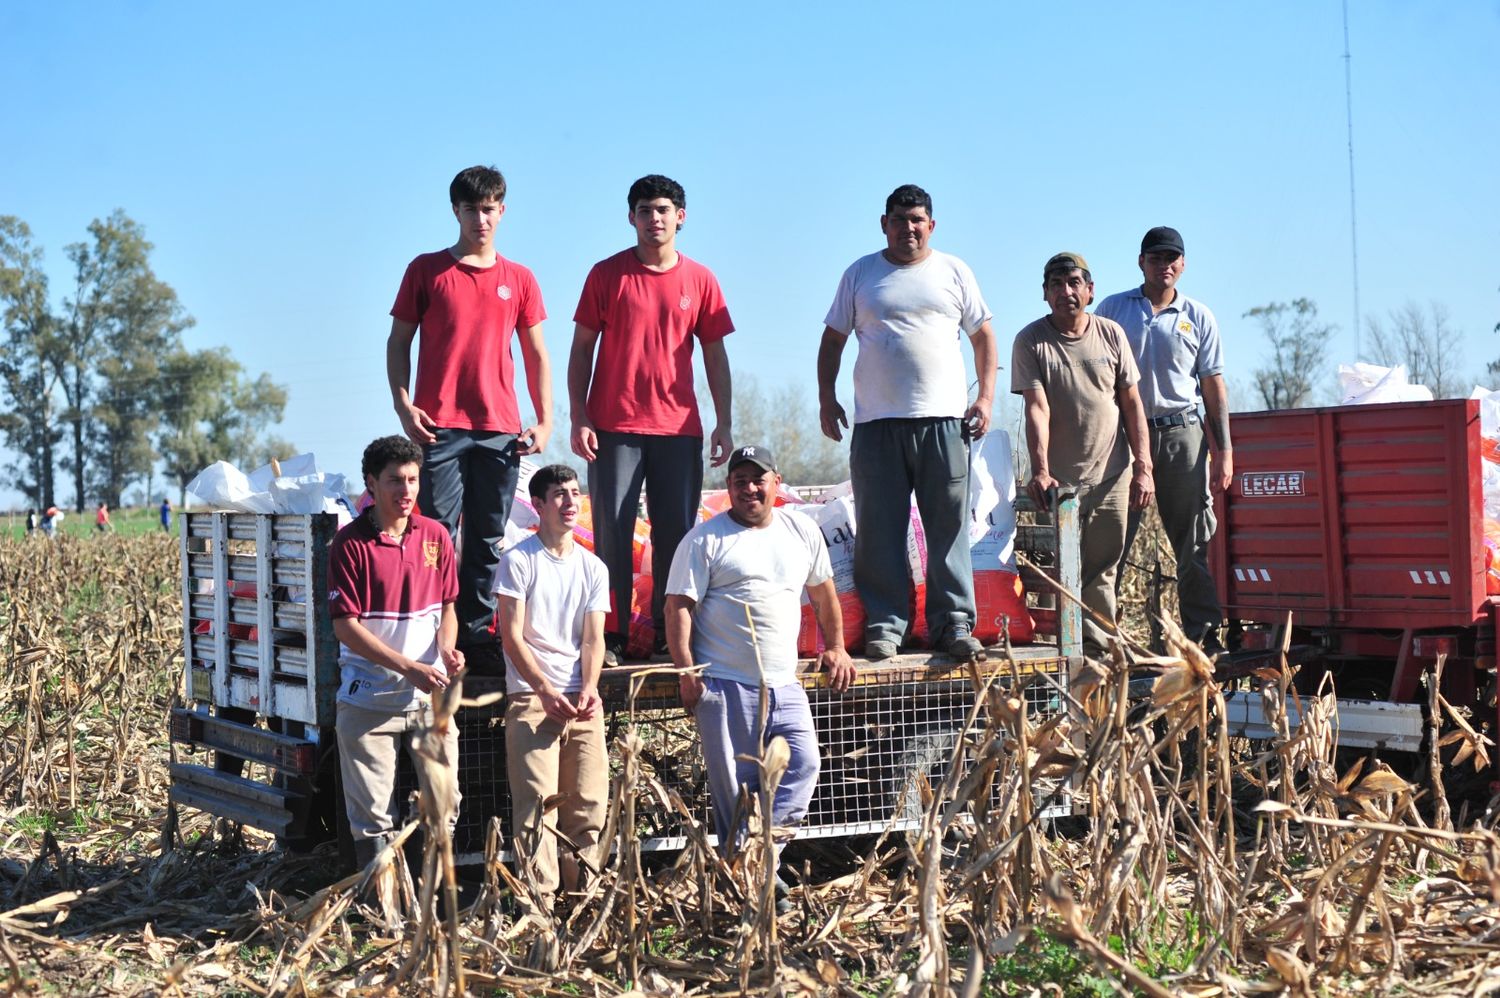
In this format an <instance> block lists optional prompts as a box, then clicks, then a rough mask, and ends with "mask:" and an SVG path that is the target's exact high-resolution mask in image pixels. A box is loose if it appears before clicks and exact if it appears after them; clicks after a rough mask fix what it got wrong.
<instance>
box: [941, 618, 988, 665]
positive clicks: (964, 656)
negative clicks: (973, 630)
mask: <svg viewBox="0 0 1500 998" xmlns="http://www.w3.org/2000/svg"><path fill="white" fill-rule="evenodd" d="M935 647H936V649H937V650H938V651H940V652H942V653H943V654H944V655H947V656H948V657H949V658H953V659H957V660H958V661H960V662H973V661H977V660H979V659H982V658H984V645H982V644H980V643H979V642H978V641H976V640H975V639H974V635H972V634H970V633H969V628H968V626H967V625H965V624H949V625H948V626H947V627H946V628H945V629H944V630H943V636H942V637H940V638H939V639H938V642H937V645H936V646H935Z"/></svg>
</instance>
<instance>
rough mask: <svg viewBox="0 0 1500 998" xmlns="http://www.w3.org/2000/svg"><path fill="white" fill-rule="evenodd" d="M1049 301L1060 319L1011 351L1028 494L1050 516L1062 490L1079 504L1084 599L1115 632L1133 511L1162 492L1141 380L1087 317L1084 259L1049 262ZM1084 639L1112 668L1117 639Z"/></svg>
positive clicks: (1022, 337) (1103, 324)
mask: <svg viewBox="0 0 1500 998" xmlns="http://www.w3.org/2000/svg"><path fill="white" fill-rule="evenodd" d="M1042 295H1043V297H1044V298H1045V299H1046V301H1047V304H1048V306H1049V307H1050V308H1051V314H1050V315H1047V316H1043V317H1042V318H1040V319H1038V320H1036V321H1035V322H1033V323H1031V324H1030V325H1028V326H1026V327H1025V328H1024V329H1022V330H1021V331H1020V332H1019V333H1017V334H1016V340H1015V343H1014V345H1013V347H1012V349H1011V369H1010V390H1011V391H1012V392H1014V393H1016V394H1017V395H1020V396H1021V397H1022V399H1024V400H1025V425H1026V449H1027V451H1028V452H1029V453H1030V455H1031V480H1030V481H1029V482H1028V483H1027V485H1026V489H1027V491H1028V492H1029V493H1030V495H1031V498H1032V501H1033V502H1035V503H1036V504H1037V505H1038V506H1039V507H1041V508H1043V509H1045V508H1047V506H1048V503H1049V494H1050V493H1051V492H1052V490H1054V489H1058V488H1067V489H1072V490H1074V492H1075V493H1076V494H1077V496H1078V523H1079V531H1080V540H1079V544H1080V547H1081V548H1082V551H1081V561H1082V565H1081V574H1082V576H1083V578H1082V580H1081V586H1082V592H1081V593H1080V594H1079V595H1080V596H1081V598H1082V599H1083V603H1084V605H1085V606H1087V607H1088V608H1089V609H1090V610H1092V611H1093V612H1094V613H1096V614H1098V615H1099V617H1101V618H1102V619H1103V620H1104V621H1106V622H1108V623H1109V624H1110V625H1113V624H1114V621H1115V571H1116V569H1117V568H1118V566H1119V564H1120V556H1121V554H1123V552H1124V550H1125V518H1126V509H1127V507H1129V509H1132V510H1142V509H1145V508H1146V507H1147V506H1149V505H1150V504H1151V497H1152V494H1153V492H1154V491H1155V484H1154V483H1153V480H1152V477H1151V453H1150V450H1149V447H1148V445H1147V440H1146V416H1145V413H1144V412H1142V410H1141V397H1140V393H1139V391H1138V390H1137V389H1136V383H1137V382H1138V381H1139V380H1140V375H1139V374H1138V373H1137V371H1136V366H1135V357H1134V356H1133V355H1132V354H1131V352H1130V344H1129V343H1128V342H1127V341H1126V339H1125V331H1124V330H1123V329H1121V328H1120V327H1119V325H1118V324H1116V323H1115V322H1113V321H1111V320H1109V319H1104V318H1100V317H1099V316H1097V315H1090V314H1089V313H1088V311H1087V309H1088V305H1089V303H1090V302H1091V301H1093V300H1094V279H1093V277H1092V276H1091V275H1090V273H1089V265H1088V262H1087V261H1086V260H1085V259H1084V258H1083V257H1082V255H1080V254H1078V253H1058V254H1057V255H1056V256H1054V257H1052V258H1051V259H1050V260H1048V261H1047V263H1046V266H1045V267H1043V269H1042ZM1122 423H1123V424H1124V432H1123V433H1122V432H1121V431H1120V427H1121V424H1122ZM1127 442H1128V444H1129V446H1128V447H1127V446H1126V445H1127ZM1132 454H1134V456H1135V461H1134V463H1133V464H1132V462H1131V455H1132ZM1083 632H1084V638H1083V646H1084V652H1085V654H1087V655H1089V656H1091V657H1093V658H1102V657H1103V656H1104V654H1105V651H1106V650H1107V649H1108V647H1109V640H1110V634H1111V632H1110V631H1109V630H1108V629H1106V628H1104V627H1101V626H1100V625H1099V624H1098V623H1096V622H1095V621H1094V620H1092V619H1091V618H1086V619H1085V621H1084V627H1083Z"/></svg>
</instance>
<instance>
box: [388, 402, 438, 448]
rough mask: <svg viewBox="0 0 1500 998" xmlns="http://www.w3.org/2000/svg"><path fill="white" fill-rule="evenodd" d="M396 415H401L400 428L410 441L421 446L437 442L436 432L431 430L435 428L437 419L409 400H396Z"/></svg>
mask: <svg viewBox="0 0 1500 998" xmlns="http://www.w3.org/2000/svg"><path fill="white" fill-rule="evenodd" d="M396 415H397V416H399V417H401V430H402V432H404V433H405V434H406V435H407V436H408V437H409V438H411V442H412V443H414V444H422V445H423V446H426V445H428V444H435V443H437V434H435V433H433V432H432V431H433V430H435V429H437V421H436V420H434V419H433V418H432V417H431V416H429V415H427V413H426V412H425V411H424V410H422V409H418V408H417V407H416V406H415V405H413V404H412V403H410V402H397V403H396Z"/></svg>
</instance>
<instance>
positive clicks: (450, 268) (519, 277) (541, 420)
mask: <svg viewBox="0 0 1500 998" xmlns="http://www.w3.org/2000/svg"><path fill="white" fill-rule="evenodd" d="M448 196H449V200H451V201H452V203H453V217H454V218H456V219H457V220H458V241H457V242H456V243H454V244H453V245H452V246H450V247H448V248H447V249H444V250H438V251H437V252H436V253H424V254H422V255H421V256H419V257H417V258H416V259H415V260H413V261H412V262H411V264H410V265H408V266H407V268H406V276H405V277H404V278H402V280H401V290H400V292H399V293H398V294H397V296H396V304H395V305H394V306H393V307H392V308H391V335H390V339H389V340H388V341H387V343H386V374H387V377H388V378H389V380H390V386H391V397H392V399H393V401H394V402H395V406H396V414H397V415H398V416H400V417H401V427H402V429H403V430H405V431H406V435H407V436H408V437H410V438H411V439H412V440H413V441H414V442H415V443H418V444H420V445H421V446H422V449H423V461H422V491H421V502H422V512H423V513H424V514H426V515H427V516H430V517H432V518H433V519H436V520H440V521H441V522H442V524H443V526H445V527H446V528H447V529H448V535H449V537H450V538H452V539H453V540H455V541H457V539H458V524H459V514H460V513H462V514H463V531H464V533H463V556H462V563H461V564H460V565H459V571H458V581H459V597H458V626H459V634H458V643H459V646H460V647H462V648H464V649H465V650H466V651H467V652H468V655H469V658H470V667H471V668H472V669H473V670H474V671H475V672H476V673H480V674H498V672H499V670H501V669H503V668H504V663H503V661H502V659H501V657H500V652H499V646H498V645H496V643H495V636H494V632H493V629H492V624H493V621H494V617H495V600H494V596H493V594H492V593H491V591H490V580H491V578H492V577H493V576H494V573H495V565H496V564H498V563H499V560H500V544H501V542H502V541H503V539H504V537H505V521H506V520H507V519H508V518H509V517H510V505H511V499H512V498H513V497H514V495H515V490H516V476H517V472H518V470H519V466H520V459H521V457H522V456H523V455H526V454H536V453H539V452H540V451H541V450H542V449H543V448H544V447H546V446H547V437H548V436H549V435H550V434H551V432H552V374H551V370H550V369H549V367H548V363H547V346H546V343H545V342H544V341H543V339H542V320H543V319H545V318H546V310H545V309H544V308H543V306H542V294H541V290H540V289H539V288H538V287H537V283H536V278H535V277H533V276H532V274H531V271H530V270H528V269H526V268H525V267H523V266H521V265H520V264H518V263H515V262H513V261H511V260H507V259H505V258H504V257H502V256H501V255H500V254H499V253H497V252H496V251H495V230H496V229H497V228H498V227H499V225H500V219H501V217H502V216H503V215H504V214H505V178H504V177H503V176H501V174H500V171H498V170H496V169H495V168H494V167H487V166H471V167H469V168H468V169H467V170H464V171H462V172H461V173H459V175H458V176H456V177H454V178H453V183H452V184H451V185H449V188H448ZM418 330H420V331H421V339H420V342H419V344H418V351H417V381H416V390H415V392H414V393H413V392H409V391H408V386H409V383H410V381H411V344H412V340H413V339H414V338H416V336H417V332H418ZM517 332H519V334H520V335H519V337H518V339H519V340H520V345H521V358H522V360H523V361H524V362H525V365H526V384H527V387H528V389H529V390H530V394H531V402H532V406H533V407H534V408H535V410H536V421H535V422H534V423H533V424H531V425H530V426H527V427H525V428H523V427H522V425H521V415H520V409H519V406H518V405H517V403H516V390H515V364H514V362H513V361H512V359H511V349H510V341H511V336H512V334H513V333H517Z"/></svg>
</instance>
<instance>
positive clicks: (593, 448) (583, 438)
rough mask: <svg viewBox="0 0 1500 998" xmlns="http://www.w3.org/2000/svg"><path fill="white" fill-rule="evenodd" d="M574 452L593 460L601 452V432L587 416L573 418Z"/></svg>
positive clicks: (586, 459) (585, 458) (587, 459)
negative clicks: (597, 430) (595, 428)
mask: <svg viewBox="0 0 1500 998" xmlns="http://www.w3.org/2000/svg"><path fill="white" fill-rule="evenodd" d="M572 444H573V453H574V454H577V455H578V456H579V457H581V458H583V459H584V460H585V461H592V460H594V458H595V457H597V456H598V454H599V434H598V433H597V432H595V430H594V424H593V423H590V422H589V421H588V419H587V418H582V419H579V418H574V420H573V439H572Z"/></svg>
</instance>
